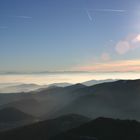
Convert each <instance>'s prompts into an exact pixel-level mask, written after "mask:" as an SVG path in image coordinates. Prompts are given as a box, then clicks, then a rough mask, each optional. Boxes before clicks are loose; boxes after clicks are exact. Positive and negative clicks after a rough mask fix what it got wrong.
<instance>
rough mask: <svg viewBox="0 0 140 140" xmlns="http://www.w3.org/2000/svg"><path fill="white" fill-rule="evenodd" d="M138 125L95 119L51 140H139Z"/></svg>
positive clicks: (130, 122)
mask: <svg viewBox="0 0 140 140" xmlns="http://www.w3.org/2000/svg"><path fill="white" fill-rule="evenodd" d="M139 139H140V123H139V122H137V121H130V120H119V119H116V120H115V119H110V118H97V119H95V120H93V121H91V122H88V123H86V124H84V125H82V126H80V127H77V128H74V129H71V130H69V131H67V132H64V133H61V134H59V135H57V136H55V137H53V138H52V139H51V140H139Z"/></svg>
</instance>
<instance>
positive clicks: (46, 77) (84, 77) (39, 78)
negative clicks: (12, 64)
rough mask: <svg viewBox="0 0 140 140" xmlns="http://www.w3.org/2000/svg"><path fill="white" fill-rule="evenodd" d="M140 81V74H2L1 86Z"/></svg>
mask: <svg viewBox="0 0 140 140" xmlns="http://www.w3.org/2000/svg"><path fill="white" fill-rule="evenodd" d="M104 79H140V72H137V73H136V72H125V73H118V72H117V73H115V72H113V73H43V74H0V84H1V85H2V84H3V85H4V84H6V83H13V84H14V83H27V84H28V83H35V84H41V85H42V84H45V85H46V84H52V83H63V82H67V83H80V82H84V81H88V80H104Z"/></svg>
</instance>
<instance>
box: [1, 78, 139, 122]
mask: <svg viewBox="0 0 140 140" xmlns="http://www.w3.org/2000/svg"><path fill="white" fill-rule="evenodd" d="M139 101H140V80H119V81H114V82H105V83H101V84H96V85H92V86H86V85H83V84H80V83H79V84H75V85H70V86H66V87H65V86H64V87H57V86H50V87H49V88H48V87H47V88H43V89H41V90H36V91H30V92H27V93H23V92H22V93H12V94H10V93H9V94H8V93H7V94H0V109H1V110H2V109H6V108H14V109H17V110H19V111H21V112H23V113H25V114H28V115H30V116H33V117H35V118H37V121H43V120H47V119H55V118H57V117H61V116H63V115H67V114H79V115H81V116H86V117H88V118H92V119H95V118H97V117H107V118H108V117H109V118H120V119H135V120H140V112H139V110H140V102H139ZM9 116H10V115H9ZM15 118H16V117H15Z"/></svg>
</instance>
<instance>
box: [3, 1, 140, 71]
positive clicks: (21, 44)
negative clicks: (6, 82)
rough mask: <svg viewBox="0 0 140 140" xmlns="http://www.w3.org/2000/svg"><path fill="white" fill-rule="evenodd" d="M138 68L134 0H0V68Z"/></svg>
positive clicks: (139, 21) (138, 14)
mask: <svg viewBox="0 0 140 140" xmlns="http://www.w3.org/2000/svg"><path fill="white" fill-rule="evenodd" d="M44 71H51V72H52V71H53V72H58V71H80V72H81V71H84V72H101V73H103V72H123V73H124V72H140V1H139V0H0V72H1V73H8V72H17V73H18V72H23V73H24V72H25V73H28V72H29V73H32V72H44Z"/></svg>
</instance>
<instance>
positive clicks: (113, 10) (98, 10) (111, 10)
mask: <svg viewBox="0 0 140 140" xmlns="http://www.w3.org/2000/svg"><path fill="white" fill-rule="evenodd" d="M90 10H91V11H97V12H119V13H123V12H126V10H123V9H90Z"/></svg>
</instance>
